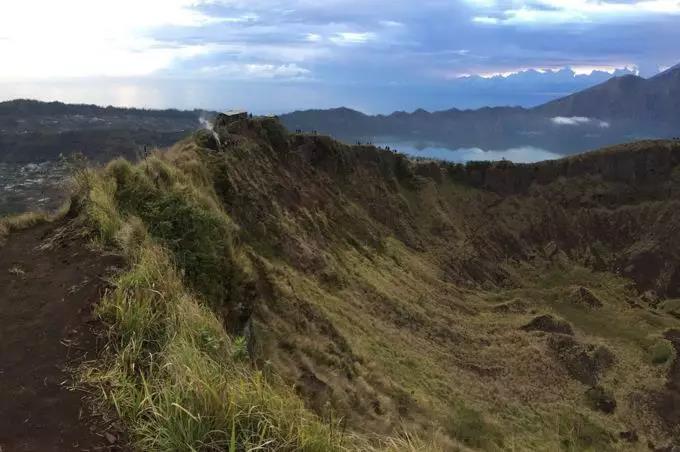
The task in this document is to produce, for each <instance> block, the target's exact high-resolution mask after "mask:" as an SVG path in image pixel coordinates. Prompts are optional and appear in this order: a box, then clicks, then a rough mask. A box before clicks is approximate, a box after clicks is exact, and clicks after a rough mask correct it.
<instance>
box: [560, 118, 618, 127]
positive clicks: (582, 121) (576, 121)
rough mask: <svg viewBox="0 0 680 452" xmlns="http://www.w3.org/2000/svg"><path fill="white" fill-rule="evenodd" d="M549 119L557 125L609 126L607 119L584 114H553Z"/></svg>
mask: <svg viewBox="0 0 680 452" xmlns="http://www.w3.org/2000/svg"><path fill="white" fill-rule="evenodd" d="M550 121H551V122H552V123H553V124H555V125H558V126H582V125H590V124H592V125H595V126H597V127H600V128H603V129H607V128H609V126H610V124H609V123H608V122H607V121H601V120H599V119H595V118H587V117H585V116H569V117H567V116H555V117H554V118H550Z"/></svg>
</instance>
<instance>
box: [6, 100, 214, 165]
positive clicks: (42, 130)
mask: <svg viewBox="0 0 680 452" xmlns="http://www.w3.org/2000/svg"><path fill="white" fill-rule="evenodd" d="M204 116H205V117H212V116H214V113H210V112H204V111H201V110H194V111H178V110H142V109H135V108H116V107H99V106H96V105H72V104H64V103H61V102H39V101H34V100H24V99H20V100H13V101H8V102H0V162H8V163H40V162H44V161H55V160H58V158H59V155H60V154H65V155H69V154H72V153H74V152H80V153H82V154H84V155H86V156H88V157H89V158H90V159H92V160H93V161H99V162H107V161H109V160H111V159H113V158H115V157H119V156H123V157H127V158H135V157H137V156H139V155H141V154H142V153H143V150H144V148H145V147H147V148H148V149H151V148H154V147H166V146H170V145H171V144H174V143H175V142H177V141H178V140H180V139H182V138H184V137H185V136H186V135H188V134H190V133H191V132H192V131H193V130H194V129H196V128H197V127H199V125H200V123H199V118H201V117H204Z"/></svg>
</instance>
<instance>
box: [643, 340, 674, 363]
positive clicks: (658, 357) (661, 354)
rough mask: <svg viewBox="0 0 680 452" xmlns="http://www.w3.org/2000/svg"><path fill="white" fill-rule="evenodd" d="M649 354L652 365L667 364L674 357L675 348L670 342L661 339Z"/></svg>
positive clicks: (650, 349)
mask: <svg viewBox="0 0 680 452" xmlns="http://www.w3.org/2000/svg"><path fill="white" fill-rule="evenodd" d="M648 353H649V355H648V356H649V360H650V361H651V363H652V364H657V365H661V364H666V363H667V362H668V361H669V360H670V359H671V358H672V357H673V346H671V344H670V343H669V342H668V341H666V340H663V339H659V340H657V341H656V342H655V343H654V344H653V345H652V346H651V347H650V348H649V351H648Z"/></svg>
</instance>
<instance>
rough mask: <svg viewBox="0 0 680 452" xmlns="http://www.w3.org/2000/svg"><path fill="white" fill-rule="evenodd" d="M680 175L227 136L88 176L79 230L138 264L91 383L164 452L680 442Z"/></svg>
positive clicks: (274, 127)
mask: <svg viewBox="0 0 680 452" xmlns="http://www.w3.org/2000/svg"><path fill="white" fill-rule="evenodd" d="M679 165H680V143H677V142H668V141H648V142H640V143H634V144H630V145H625V146H620V147H615V148H611V149H605V150H602V151H597V152H593V153H588V154H584V155H581V156H576V157H572V158H568V159H563V160H558V161H553V162H546V163H539V164H533V165H515V164H511V163H509V162H499V163H495V164H494V163H488V162H477V163H470V164H468V165H454V164H446V163H441V162H421V163H414V162H413V161H411V160H409V159H408V158H406V157H404V156H402V155H399V154H395V153H391V152H387V151H384V150H380V149H377V148H374V147H370V146H347V145H344V144H341V143H339V142H336V141H334V140H332V139H330V138H328V137H324V136H314V135H306V134H288V132H286V130H285V129H284V128H283V127H282V126H281V125H280V124H279V123H278V122H277V121H276V120H275V119H271V118H265V119H255V120H240V121H236V122H230V121H229V120H228V119H227V118H225V117H221V118H218V121H217V124H216V128H215V134H213V133H211V132H210V131H207V130H203V131H199V132H197V133H195V134H194V135H193V136H192V137H190V138H187V139H185V140H184V141H182V142H180V143H178V144H176V145H175V146H174V147H173V148H172V149H170V150H169V151H167V152H163V153H157V154H155V155H153V156H151V157H149V158H148V159H146V161H143V162H141V163H139V164H136V165H134V164H131V163H128V162H126V161H122V160H117V161H114V162H111V163H110V164H108V165H107V166H106V167H105V168H103V169H101V170H87V171H82V172H79V173H77V174H76V176H77V177H76V180H77V181H78V184H77V186H78V187H79V188H78V189H77V190H76V191H75V192H74V196H73V200H72V204H71V205H72V207H71V218H75V219H72V220H70V221H73V222H75V223H74V224H77V225H78V227H80V228H84V229H85V230H87V231H90V237H91V238H92V239H93V240H95V242H96V243H98V244H99V246H103V247H106V248H108V249H110V250H118V251H117V252H118V253H120V254H122V255H124V256H125V257H126V259H127V261H128V263H129V269H128V270H127V271H126V272H123V273H122V274H121V275H119V276H118V277H117V278H116V279H115V281H114V290H112V291H111V292H110V293H109V294H108V295H107V296H106V297H105V298H104V299H103V301H102V302H101V304H100V307H99V308H98V313H99V315H100V316H101V318H102V319H103V321H104V322H106V323H107V324H108V325H109V326H110V328H111V329H110V333H109V335H108V341H109V343H110V344H109V346H108V347H107V349H108V352H107V353H105V354H104V355H103V356H102V358H101V360H100V363H99V364H98V365H97V366H95V367H94V368H90V369H89V370H88V371H87V372H86V375H87V378H86V379H87V380H88V381H89V382H90V384H94V385H97V386H99V387H100V389H101V391H103V393H104V394H106V396H107V400H108V401H115V404H114V405H115V409H116V410H117V412H118V413H119V415H120V416H121V417H122V419H123V420H124V421H125V423H126V424H127V426H128V428H129V432H130V437H131V440H132V441H133V442H135V443H136V445H137V446H138V447H139V448H141V449H144V450H171V449H173V450H177V449H190V448H194V449H201V450H225V449H228V448H230V447H232V446H231V445H233V447H234V449H232V450H241V449H242V448H243V449H247V448H248V447H261V448H263V449H267V450H269V449H271V450H318V451H321V450H348V449H349V450H370V449H371V448H375V449H380V450H465V449H468V448H471V449H481V450H501V449H508V450H598V451H601V450H622V449H629V450H647V447H648V445H650V447H652V448H657V447H658V448H661V447H666V446H668V445H670V444H677V442H678V441H680V430H678V425H680V410H679V409H678V406H680V393H679V392H678V388H679V387H680V377H679V374H678V362H679V361H678V358H677V356H678V355H677V353H678V352H679V351H680V342H679V339H678V338H679V337H680V321H679V320H678V318H680V312H679V311H678V309H679V306H680V305H679V304H678V299H677V297H680V264H679V263H680V260H679V259H678V258H679V256H678V252H679V250H680V247H679V246H678V245H680V244H679V243H678V237H679V235H678V227H680V218H678V215H679V213H678V212H680V209H678V205H679V204H680V173H679V172H678V171H680V169H679V168H680V167H679ZM10 239H11V238H10ZM225 332H228V333H229V334H230V335H229V336H228V335H226V334H225ZM290 388H293V390H290ZM303 405H304V406H303ZM312 413H314V414H312ZM660 450H661V449H660Z"/></svg>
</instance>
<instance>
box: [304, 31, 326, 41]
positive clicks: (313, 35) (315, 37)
mask: <svg viewBox="0 0 680 452" xmlns="http://www.w3.org/2000/svg"><path fill="white" fill-rule="evenodd" d="M322 39H323V37H322V36H321V35H320V34H317V33H308V34H307V36H305V40H306V41H309V42H319V41H321V40H322Z"/></svg>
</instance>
